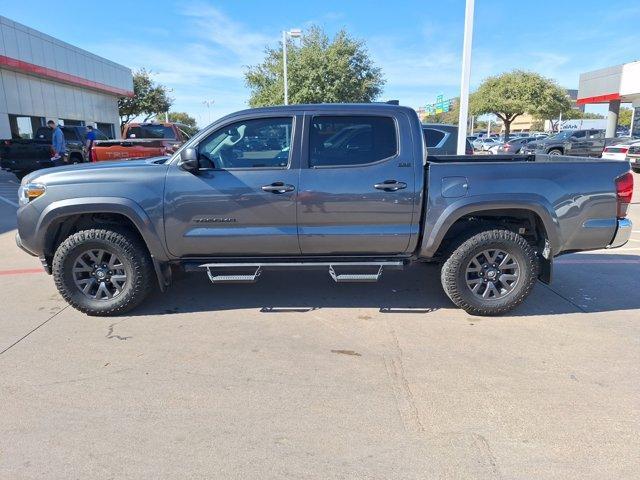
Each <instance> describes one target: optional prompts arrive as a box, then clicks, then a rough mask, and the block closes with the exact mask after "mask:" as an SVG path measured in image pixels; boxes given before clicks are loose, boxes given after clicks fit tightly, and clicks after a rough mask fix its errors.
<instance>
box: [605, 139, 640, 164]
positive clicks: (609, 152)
mask: <svg viewBox="0 0 640 480" xmlns="http://www.w3.org/2000/svg"><path fill="white" fill-rule="evenodd" d="M632 146H640V140H633V141H630V142H625V143H618V144H617V145H609V146H608V147H604V150H603V151H602V155H601V157H602V158H606V159H608V160H626V159H627V153H628V152H629V147H632Z"/></svg>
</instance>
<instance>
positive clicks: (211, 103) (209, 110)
mask: <svg viewBox="0 0 640 480" xmlns="http://www.w3.org/2000/svg"><path fill="white" fill-rule="evenodd" d="M215 102H216V101H215V100H205V101H204V102H202V104H203V105H206V106H207V119H208V120H209V123H211V105H213V104H214V103H215Z"/></svg>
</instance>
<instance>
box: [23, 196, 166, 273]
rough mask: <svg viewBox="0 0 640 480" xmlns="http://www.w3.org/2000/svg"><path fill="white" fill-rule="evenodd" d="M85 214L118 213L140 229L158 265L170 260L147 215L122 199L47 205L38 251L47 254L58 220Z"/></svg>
mask: <svg viewBox="0 0 640 480" xmlns="http://www.w3.org/2000/svg"><path fill="white" fill-rule="evenodd" d="M85 213H116V214H120V215H124V216H125V217H127V218H128V219H129V220H131V222H132V223H133V224H134V225H135V226H136V228H137V229H138V232H139V233H140V236H141V237H142V239H143V241H144V242H145V244H146V245H147V248H148V249H149V253H150V254H151V256H152V258H153V260H154V262H155V261H167V260H169V255H168V253H167V251H166V249H165V247H164V243H163V242H162V237H161V236H160V235H159V234H158V232H157V230H156V228H155V226H154V225H153V223H152V222H151V219H150V218H149V215H147V212H145V211H144V209H143V208H142V207H141V206H140V205H138V204H137V203H136V202H134V201H133V200H131V199H129V198H121V197H87V198H72V199H67V200H59V201H56V202H52V203H51V204H49V205H47V207H46V208H45V209H44V210H43V211H42V213H41V214H40V217H39V218H38V223H37V226H36V230H35V231H36V232H42V233H41V235H39V236H38V238H37V244H36V249H37V251H40V252H43V251H44V250H45V242H46V232H47V231H48V229H49V227H50V226H51V225H52V224H53V223H54V222H55V221H56V220H59V219H60V218H61V217H67V216H70V215H81V214H85Z"/></svg>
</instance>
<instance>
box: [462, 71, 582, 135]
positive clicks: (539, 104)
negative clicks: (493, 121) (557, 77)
mask: <svg viewBox="0 0 640 480" xmlns="http://www.w3.org/2000/svg"><path fill="white" fill-rule="evenodd" d="M568 108H570V103H569V100H568V99H567V98H566V92H565V91H564V90H562V89H561V88H560V87H558V86H557V84H556V83H555V82H554V81H553V80H550V79H548V78H545V77H543V76H542V75H539V74H537V73H534V72H526V71H523V70H514V71H512V72H506V73H503V74H501V75H497V76H494V77H489V78H487V79H486V80H485V81H484V82H482V84H481V85H480V86H479V87H478V89H477V90H476V91H475V92H474V93H473V94H472V95H471V97H470V111H471V113H472V114H474V115H483V114H486V113H493V114H495V115H496V116H497V117H498V118H499V119H500V120H502V122H503V123H504V128H505V135H506V136H508V135H509V132H510V130H511V123H512V122H513V121H514V120H515V119H516V118H517V117H519V116H520V115H523V114H524V113H525V112H528V113H531V114H534V115H543V114H547V113H549V112H551V111H554V110H558V111H561V110H564V109H568Z"/></svg>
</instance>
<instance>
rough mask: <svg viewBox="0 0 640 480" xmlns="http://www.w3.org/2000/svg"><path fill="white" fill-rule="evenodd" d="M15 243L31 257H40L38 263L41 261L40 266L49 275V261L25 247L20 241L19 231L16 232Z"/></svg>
mask: <svg viewBox="0 0 640 480" xmlns="http://www.w3.org/2000/svg"><path fill="white" fill-rule="evenodd" d="M16 245H17V246H18V248H19V249H20V250H22V251H23V252H26V253H28V254H29V255H31V256H33V257H38V258H39V259H40V263H42V268H44V271H45V272H47V273H48V274H49V275H51V265H49V262H47V259H46V258H45V257H44V256H40V255H38V254H37V253H33V252H32V251H31V250H29V249H28V248H27V247H25V246H24V243H22V239H21V238H20V234H19V233H16Z"/></svg>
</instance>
